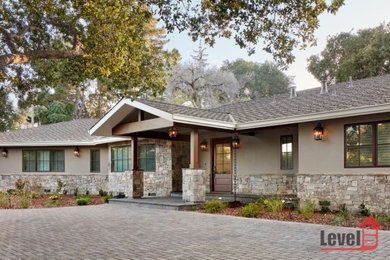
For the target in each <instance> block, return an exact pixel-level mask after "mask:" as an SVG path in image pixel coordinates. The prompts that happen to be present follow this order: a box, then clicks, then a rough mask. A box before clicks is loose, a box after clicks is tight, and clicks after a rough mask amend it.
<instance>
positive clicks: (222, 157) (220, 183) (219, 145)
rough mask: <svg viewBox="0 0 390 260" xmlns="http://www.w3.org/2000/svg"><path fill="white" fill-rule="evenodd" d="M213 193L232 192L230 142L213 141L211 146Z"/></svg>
mask: <svg viewBox="0 0 390 260" xmlns="http://www.w3.org/2000/svg"><path fill="white" fill-rule="evenodd" d="M213 150H214V154H213V155H214V156H213V157H214V158H213V184H214V185H213V187H214V191H224V192H231V191H232V174H231V171H232V160H231V158H232V147H231V142H230V141H229V142H227V141H226V140H225V141H214V145H213Z"/></svg>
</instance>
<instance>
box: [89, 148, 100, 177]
mask: <svg viewBox="0 0 390 260" xmlns="http://www.w3.org/2000/svg"><path fill="white" fill-rule="evenodd" d="M93 152H99V159H98V161H99V170H98V171H96V170H93V169H92V168H93V166H92V165H93V163H94V162H96V160H93V161H92V154H93ZM100 158H101V156H100V149H91V150H90V157H89V171H90V172H91V173H100V171H101V165H100V163H101V160H100Z"/></svg>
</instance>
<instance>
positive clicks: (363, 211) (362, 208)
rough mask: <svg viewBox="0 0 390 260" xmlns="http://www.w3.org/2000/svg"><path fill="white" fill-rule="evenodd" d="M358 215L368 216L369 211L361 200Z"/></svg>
mask: <svg viewBox="0 0 390 260" xmlns="http://www.w3.org/2000/svg"><path fill="white" fill-rule="evenodd" d="M359 213H360V215H362V216H365V217H368V216H370V211H369V210H368V208H366V205H365V204H364V200H363V202H362V204H360V206H359Z"/></svg>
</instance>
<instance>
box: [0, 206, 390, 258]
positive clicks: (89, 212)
mask: <svg viewBox="0 0 390 260" xmlns="http://www.w3.org/2000/svg"><path fill="white" fill-rule="evenodd" d="M321 229H325V230H326V231H327V232H330V231H331V230H333V231H338V232H340V231H343V230H344V231H353V229H346V228H338V227H328V226H320V225H310V224H299V223H287V222H277V221H267V220H259V219H246V218H238V217H230V216H219V215H209V214H200V213H194V212H174V211H165V210H157V209H146V208H137V207H128V206H122V205H99V206H85V207H71V208H54V209H29V210H0V259H322V258H324V259H325V258H328V259H338V258H340V259H347V258H348V259H361V258H365V259H386V258H387V259H389V257H390V232H386V231H382V232H380V233H379V247H378V249H377V250H375V251H366V252H323V251H320V245H319V243H320V241H319V240H320V230H321Z"/></svg>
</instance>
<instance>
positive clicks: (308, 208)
mask: <svg viewBox="0 0 390 260" xmlns="http://www.w3.org/2000/svg"><path fill="white" fill-rule="evenodd" d="M315 208H316V205H315V204H314V203H312V202H305V203H304V204H303V206H302V208H301V212H302V215H303V217H304V218H305V219H310V218H311V217H312V216H313V215H314V210H315Z"/></svg>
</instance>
